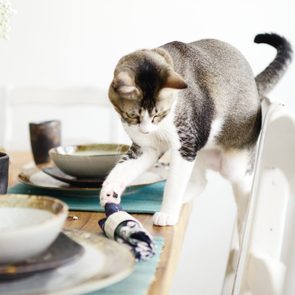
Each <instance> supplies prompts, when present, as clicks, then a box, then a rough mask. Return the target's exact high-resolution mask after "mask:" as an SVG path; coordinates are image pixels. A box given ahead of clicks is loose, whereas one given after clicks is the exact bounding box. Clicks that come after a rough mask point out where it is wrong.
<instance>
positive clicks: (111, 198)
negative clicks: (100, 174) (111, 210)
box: [100, 146, 160, 206]
mask: <svg viewBox="0 0 295 295" xmlns="http://www.w3.org/2000/svg"><path fill="white" fill-rule="evenodd" d="M159 155H160V152H159V151H157V150H156V149H154V148H150V147H142V148H139V147H138V146H136V147H135V148H134V146H132V147H131V148H130V150H129V151H128V153H127V154H126V155H125V156H124V157H123V159H122V160H121V161H119V163H117V165H116V166H115V167H114V168H113V170H112V171H111V172H110V173H109V175H108V176H107V178H106V180H105V181H104V183H103V185H102V189H101V192H100V204H101V206H104V205H105V204H106V203H108V202H111V203H116V204H118V203H120V202H121V195H122V193H123V191H124V190H125V188H126V186H127V185H128V184H130V183H131V182H132V181H133V180H135V179H136V177H138V176H139V175H140V174H142V173H143V172H144V171H146V170H147V169H148V168H150V167H151V166H152V165H153V164H154V163H155V162H156V161H157V159H158V158H159Z"/></svg>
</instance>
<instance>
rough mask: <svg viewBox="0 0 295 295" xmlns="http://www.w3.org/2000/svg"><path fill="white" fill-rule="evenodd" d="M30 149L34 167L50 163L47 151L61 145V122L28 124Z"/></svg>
mask: <svg viewBox="0 0 295 295" xmlns="http://www.w3.org/2000/svg"><path fill="white" fill-rule="evenodd" d="M29 127H30V139H31V148H32V153H33V157H34V161H35V163H36V165H39V164H46V163H48V162H49V161H50V158H49V155H48V151H49V150H50V149H51V148H54V147H57V146H60V145H61V122H60V121H59V120H51V121H44V122H39V123H30V124H29Z"/></svg>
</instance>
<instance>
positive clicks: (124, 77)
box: [109, 48, 187, 134]
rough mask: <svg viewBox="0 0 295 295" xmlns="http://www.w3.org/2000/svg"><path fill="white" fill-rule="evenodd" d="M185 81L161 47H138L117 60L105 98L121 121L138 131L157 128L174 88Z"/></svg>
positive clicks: (165, 114) (181, 85) (171, 102)
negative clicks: (107, 96) (143, 48)
mask: <svg viewBox="0 0 295 295" xmlns="http://www.w3.org/2000/svg"><path fill="white" fill-rule="evenodd" d="M186 87H187V84H186V83H185V81H184V80H183V78H182V77H181V76H180V75H179V74H177V73H176V72H175V71H174V69H173V63H172V59H171V57H170V55H169V54H168V53H167V51H165V50H164V49H160V48H157V49H153V50H139V51H136V52H134V53H131V54H129V55H126V56H124V57H123V58H121V59H120V61H119V63H118V65H117V66H116V69H115V72H114V79H113V81H112V83H111V85H110V88H109V98H110V100H111V102H112V104H113V105H114V108H115V110H116V111H117V112H118V113H119V114H120V116H121V119H122V121H123V122H124V123H127V124H129V125H136V126H137V127H138V129H139V131H140V132H142V133H146V134H147V133H150V132H153V131H155V130H156V129H157V127H158V126H159V124H160V123H161V121H162V120H163V119H164V118H165V117H166V116H167V115H168V114H169V112H170V110H171V107H172V106H173V103H174V100H175V89H184V88H186Z"/></svg>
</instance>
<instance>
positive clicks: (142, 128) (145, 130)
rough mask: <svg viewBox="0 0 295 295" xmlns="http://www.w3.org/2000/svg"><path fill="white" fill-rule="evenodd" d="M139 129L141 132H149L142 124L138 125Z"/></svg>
mask: <svg viewBox="0 0 295 295" xmlns="http://www.w3.org/2000/svg"><path fill="white" fill-rule="evenodd" d="M139 130H140V132H141V133H143V134H149V133H150V130H149V129H148V128H146V127H145V126H142V125H140V126H139Z"/></svg>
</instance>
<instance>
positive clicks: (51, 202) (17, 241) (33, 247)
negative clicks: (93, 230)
mask: <svg viewBox="0 0 295 295" xmlns="http://www.w3.org/2000/svg"><path fill="white" fill-rule="evenodd" d="M67 215H68V206H67V205H66V204H65V203H63V202H62V201H60V200H58V199H55V198H50V197H44V196H32V195H14V194H7V195H0V263H14V262H18V261H22V260H25V259H27V258H29V257H32V256H35V255H38V254H40V253H42V252H43V251H45V250H46V249H47V248H48V247H49V246H50V245H51V244H52V243H53V242H54V240H55V239H56V237H57V236H58V234H59V233H60V231H61V230H62V227H63V225H64V222H65V219H66V218H67Z"/></svg>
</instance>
